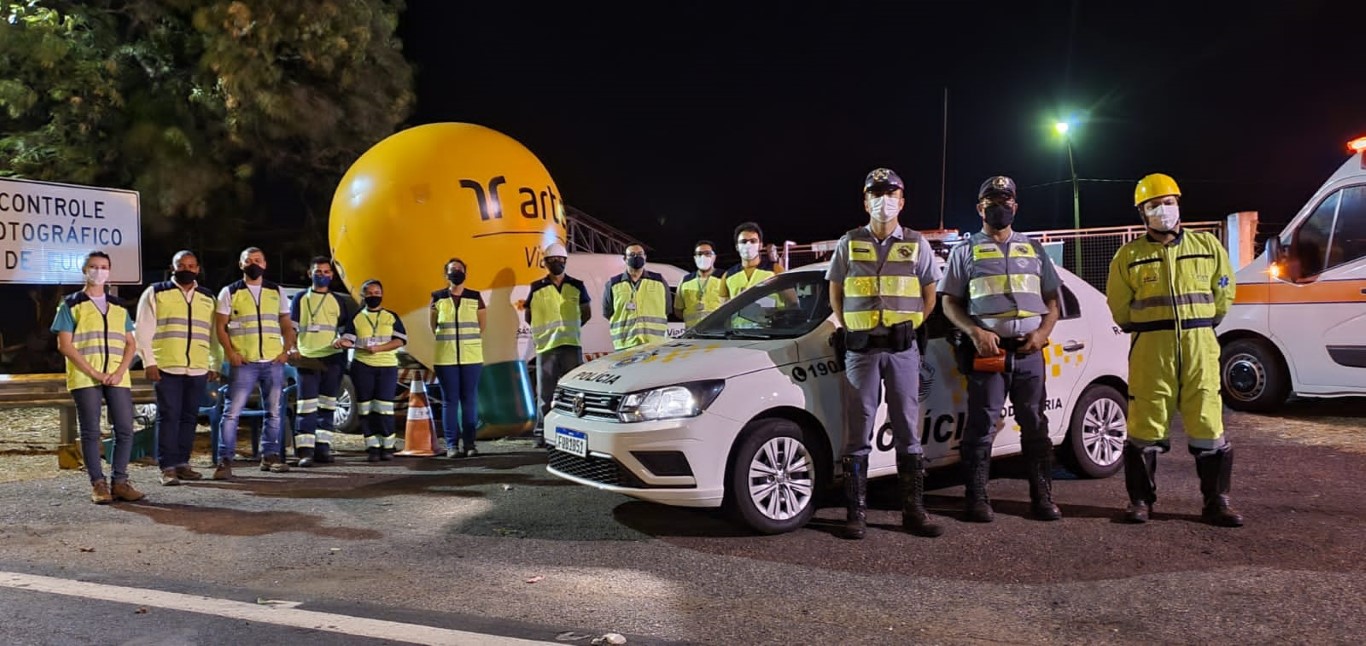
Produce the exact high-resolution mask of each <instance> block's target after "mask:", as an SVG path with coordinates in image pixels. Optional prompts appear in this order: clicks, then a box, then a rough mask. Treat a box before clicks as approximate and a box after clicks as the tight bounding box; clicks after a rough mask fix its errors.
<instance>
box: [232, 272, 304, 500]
mask: <svg viewBox="0 0 1366 646" xmlns="http://www.w3.org/2000/svg"><path fill="white" fill-rule="evenodd" d="M237 264H238V266H240V267H241V268H242V280H239V281H237V282H235V283H233V284H231V285H228V286H227V287H224V288H223V290H222V291H221V292H219V293H218V322H217V328H218V342H219V343H220V344H222V346H223V350H224V352H225V353H226V354H227V357H228V363H229V364H231V365H232V374H231V375H230V376H229V384H230V385H229V386H228V405H227V409H226V410H225V411H224V412H223V422H222V427H221V430H220V433H219V436H218V460H217V465H218V468H217V469H215V470H214V472H213V479H214V480H227V479H230V478H232V459H233V456H234V455H235V454H236V452H237V425H238V421H239V420H240V418H241V416H242V409H243V408H246V406H247V398H248V397H250V396H251V391H252V390H255V389H256V387H257V386H258V385H259V386H260V387H261V401H262V403H263V405H262V407H263V408H264V409H265V417H266V423H265V431H264V437H262V438H261V470H262V471H271V472H274V473H284V472H286V471H289V465H288V464H286V463H285V461H284V458H283V457H282V456H281V441H282V438H281V437H280V427H281V424H280V422H281V419H280V399H281V398H282V397H283V396H284V388H285V376H284V375H285V372H284V368H285V363H286V362H288V361H289V354H290V352H291V351H292V350H293V349H294V324H293V323H291V322H290V317H289V299H287V298H285V294H284V292H283V291H282V290H281V289H280V286H279V285H276V284H275V283H272V282H270V281H268V280H265V279H264V278H263V276H265V274H266V255H265V254H264V253H262V252H261V250H260V249H258V248H256V247H247V248H246V249H243V250H242V255H241V256H240V257H239V259H238V263H237Z"/></svg>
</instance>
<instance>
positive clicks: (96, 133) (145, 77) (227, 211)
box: [0, 0, 413, 245]
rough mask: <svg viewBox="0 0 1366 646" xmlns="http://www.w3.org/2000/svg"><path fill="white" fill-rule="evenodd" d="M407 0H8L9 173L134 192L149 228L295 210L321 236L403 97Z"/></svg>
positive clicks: (219, 235) (5, 127)
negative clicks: (401, 20) (343, 183)
mask: <svg viewBox="0 0 1366 646" xmlns="http://www.w3.org/2000/svg"><path fill="white" fill-rule="evenodd" d="M402 9H403V3H402V2H401V0H233V1H231V2H226V1H209V2H204V1H195V0H123V1H116V0H86V1H79V2H78V1H63V0H5V1H3V2H0V20H3V21H4V22H3V24H0V133H3V135H2V136H0V174H7V175H15V176H22V177H29V178H34V179H45V180H54V181H66V182H74V183H82V184H93V185H100V186H110V187H122V188H132V189H135V190H137V191H139V192H140V193H141V194H142V203H143V221H144V228H145V229H146V230H147V232H148V233H152V234H154V235H155V234H158V233H160V234H163V236H165V237H170V238H178V239H184V236H181V235H179V232H180V231H181V230H182V229H184V227H185V225H187V224H190V223H189V222H188V221H189V220H195V219H203V218H209V217H213V218H215V219H214V230H215V238H216V239H217V240H220V241H221V240H224V239H227V240H228V242H227V243H226V244H237V243H239V242H240V241H241V240H242V239H243V235H244V234H245V232H246V231H253V232H256V233H259V232H260V227H261V226H263V225H273V226H278V225H281V224H284V223H292V224H294V225H296V226H295V228H296V229H297V228H298V226H303V227H306V228H307V229H306V230H307V231H308V232H309V234H308V235H307V236H306V239H308V241H309V242H312V243H313V244H315V245H316V244H317V241H318V240H325V236H326V233H325V231H321V229H322V228H324V227H323V222H324V220H323V217H322V216H323V215H325V213H326V211H327V205H328V204H329V203H330V200H331V196H332V192H333V190H334V189H335V187H336V182H337V181H338V180H339V179H340V178H341V175H342V173H343V172H344V171H345V170H346V168H347V166H348V165H349V164H350V163H351V162H352V161H353V160H355V159H356V157H358V156H359V155H360V154H361V153H363V152H364V151H365V150H366V149H368V148H369V147H370V146H371V145H373V144H374V143H375V142H377V141H379V140H380V139H382V138H384V137H385V136H387V135H389V134H390V133H392V132H393V131H394V130H395V129H396V128H397V127H398V126H399V124H400V123H401V122H402V121H403V120H404V119H405V118H406V117H407V116H408V114H409V112H410V110H411V107H412V104H413V89H412V88H413V82H412V77H413V74H412V69H411V67H410V66H409V64H408V63H407V61H405V60H404V58H403V53H402V49H401V45H400V43H399V41H398V39H397V37H396V36H395V29H396V27H397V23H398V15H399V13H400V12H401V11H402ZM292 237H294V238H296V239H297V238H298V236H297V233H296V234H295V235H294V236H292Z"/></svg>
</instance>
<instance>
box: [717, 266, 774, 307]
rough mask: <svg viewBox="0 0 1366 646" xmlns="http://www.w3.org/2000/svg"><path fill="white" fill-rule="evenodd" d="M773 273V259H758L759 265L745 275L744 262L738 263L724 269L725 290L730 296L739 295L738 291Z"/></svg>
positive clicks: (763, 279)
mask: <svg viewBox="0 0 1366 646" xmlns="http://www.w3.org/2000/svg"><path fill="white" fill-rule="evenodd" d="M773 275H774V271H773V261H771V260H761V261H759V265H758V266H756V267H755V268H754V271H753V273H750V274H749V275H745V265H744V263H741V264H738V265H736V266H734V267H731V268H730V269H728V270H726V291H727V292H729V294H730V297H731V298H735V297H736V296H739V295H740V292H743V291H745V290H746V289H749V288H751V287H753V286H755V285H758V284H759V283H762V282H764V281H765V280H768V279H769V278H772V277H773Z"/></svg>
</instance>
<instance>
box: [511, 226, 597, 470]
mask: <svg viewBox="0 0 1366 646" xmlns="http://www.w3.org/2000/svg"><path fill="white" fill-rule="evenodd" d="M544 255H545V269H546V275H545V277H544V278H541V279H540V280H538V281H536V282H534V283H532V284H531V292H530V293H529V294H528V295H527V304H526V322H527V325H530V326H531V340H532V341H533V342H534V343H535V344H536V384H537V386H538V390H539V391H540V393H539V394H540V399H541V401H540V404H541V419H540V421H541V422H542V423H544V420H545V416H546V413H549V412H550V406H551V405H552V404H554V403H555V387H556V386H558V385H559V383H560V377H563V376H564V375H565V374H566V373H568V372H569V371H570V370H573V369H575V368H577V367H579V366H580V365H581V364H583V343H582V342H581V341H580V340H579V339H580V336H581V335H582V331H583V324H585V323H587V322H588V319H590V318H592V316H593V308H592V306H591V304H590V303H591V301H590V299H589V297H588V287H586V286H585V285H584V284H583V281H581V280H579V279H577V278H575V277H573V276H570V275H569V274H566V273H565V270H566V268H567V266H568V262H569V252H568V250H566V249H565V248H564V245H563V244H560V243H559V242H552V243H551V244H550V245H549V246H547V247H546V248H545V254H544ZM533 435H534V436H535V441H536V446H537V447H538V448H543V447H545V427H544V426H542V425H541V424H537V426H536V429H535V431H534V432H533Z"/></svg>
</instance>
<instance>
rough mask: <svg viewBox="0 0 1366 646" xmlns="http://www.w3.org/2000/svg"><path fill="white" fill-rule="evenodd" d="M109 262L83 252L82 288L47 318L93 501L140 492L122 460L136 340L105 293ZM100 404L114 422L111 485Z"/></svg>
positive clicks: (124, 310) (122, 309)
mask: <svg viewBox="0 0 1366 646" xmlns="http://www.w3.org/2000/svg"><path fill="white" fill-rule="evenodd" d="M109 267H110V263H109V254H106V253H104V252H103V251H91V252H90V253H88V254H86V256H85V262H84V263H82V265H81V270H82V271H83V272H84V273H85V289H83V290H81V291H79V292H75V293H73V294H70V295H68V296H67V297H66V298H64V299H62V304H61V305H59V306H58V307H57V318H56V319H55V320H54V321H53V322H52V331H53V332H55V333H57V349H58V350H60V351H61V353H62V355H63V356H65V357H66V387H67V389H68V390H70V391H71V398H72V399H74V400H76V420H77V422H78V423H79V425H80V429H81V453H82V456H83V457H84V459H85V470H86V472H87V473H89V474H90V485H91V488H92V491H91V493H90V500H91V501H93V502H94V503H95V504H97V505H104V504H108V503H110V502H113V501H114V500H126V501H133V500H141V499H142V498H143V494H142V492H140V491H138V490H137V489H134V488H133V485H131V484H129V483H128V460H129V458H130V457H131V456H132V453H133V390H132V384H131V381H132V380H131V379H129V377H128V367H129V366H130V365H132V361H133V355H134V354H135V353H136V352H137V342H136V340H134V338H133V317H132V316H130V315H129V314H128V307H127V305H125V304H124V302H123V301H122V300H120V299H119V298H118V297H116V296H110V295H107V294H106V293H105V288H104V284H105V282H106V281H107V280H109ZM101 404H104V405H105V406H107V407H108V410H109V420H110V422H111V423H112V424H113V426H114V456H113V459H112V460H111V463H112V465H113V467H114V482H113V488H112V490H111V488H110V485H109V483H108V482H105V480H104V471H103V470H102V469H101V465H100V457H101V455H102V454H103V451H102V450H101V449H102V448H103V447H102V444H101V442H100V405H101Z"/></svg>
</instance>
